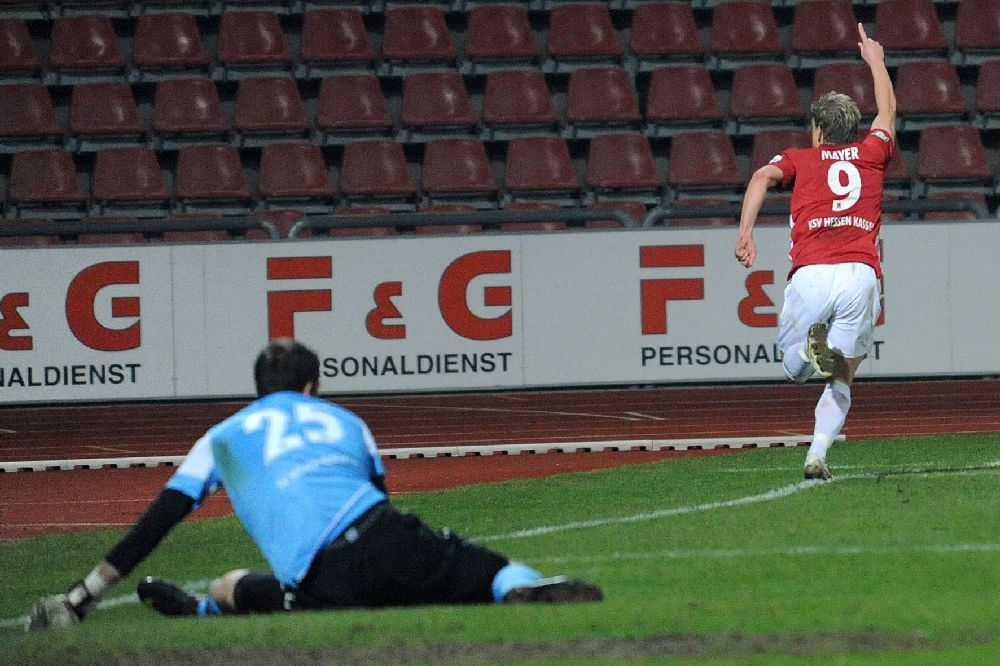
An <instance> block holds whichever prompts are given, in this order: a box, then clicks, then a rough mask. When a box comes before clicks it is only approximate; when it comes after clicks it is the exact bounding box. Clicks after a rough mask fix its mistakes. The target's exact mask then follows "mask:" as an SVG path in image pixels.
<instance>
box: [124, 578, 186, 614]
mask: <svg viewBox="0 0 1000 666" xmlns="http://www.w3.org/2000/svg"><path fill="white" fill-rule="evenodd" d="M136 592H137V593H138V594H139V600H140V601H142V603H144V604H146V605H147V606H152V607H153V609H154V610H157V611H159V612H161V613H163V614H164V615H197V614H198V597H196V596H194V595H193V594H191V593H190V592H188V591H187V590H185V589H184V588H182V587H181V586H180V585H177V584H175V583H171V582H169V581H166V580H162V579H160V578H153V577H151V576H150V577H147V578H146V579H144V580H142V581H140V582H139V587H138V589H137V590H136Z"/></svg>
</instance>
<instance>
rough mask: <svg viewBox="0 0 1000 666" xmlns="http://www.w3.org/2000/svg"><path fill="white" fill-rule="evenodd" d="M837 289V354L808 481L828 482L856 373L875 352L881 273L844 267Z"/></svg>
mask: <svg viewBox="0 0 1000 666" xmlns="http://www.w3.org/2000/svg"><path fill="white" fill-rule="evenodd" d="M835 291H836V293H837V294H838V299H837V301H838V302H837V308H836V312H835V314H834V317H833V321H832V322H831V324H830V328H829V334H828V338H827V340H826V341H825V345H824V346H826V347H828V348H829V349H830V350H833V351H834V352H835V353H834V354H833V355H832V357H833V360H834V363H833V368H832V375H831V376H830V378H829V379H828V380H827V384H826V387H825V389H824V390H823V394H822V395H821V396H820V398H819V401H818V402H817V403H816V410H815V417H816V421H815V426H814V429H813V438H812V442H811V444H810V446H809V451H808V452H807V453H806V462H805V470H804V475H805V477H806V478H807V479H828V478H830V470H829V468H828V467H827V464H826V454H827V451H829V449H830V447H831V446H832V444H833V442H834V440H836V438H837V437H838V436H839V435H840V432H841V430H842V429H843V427H844V423H845V422H846V420H847V415H848V413H849V412H850V410H851V385H852V383H853V382H854V375H855V373H856V372H857V370H858V367H859V366H860V365H861V362H862V361H863V360H864V359H865V358H866V356H867V354H868V350H869V349H871V345H872V340H873V337H874V330H875V322H876V320H877V319H878V317H879V314H880V311H881V306H880V294H879V289H878V280H877V279H876V278H875V272H874V270H872V269H871V268H870V267H869V266H866V265H864V264H842V265H841V266H840V267H839V268H838V273H837V277H836V287H835Z"/></svg>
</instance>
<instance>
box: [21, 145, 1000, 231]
mask: <svg viewBox="0 0 1000 666" xmlns="http://www.w3.org/2000/svg"><path fill="white" fill-rule="evenodd" d="M809 141H810V135H809V133H808V132H807V131H805V130H774V131H765V132H760V133H758V134H757V135H756V136H755V137H754V141H753V149H752V153H751V156H750V161H749V164H741V160H740V159H739V157H738V156H737V153H736V150H735V147H734V144H733V141H732V137H731V136H730V135H728V134H726V133H725V132H721V131H700V132H688V133H684V134H678V135H676V136H674V137H672V138H671V139H670V140H669V147H667V148H665V149H664V154H665V155H666V156H667V157H666V165H665V167H664V164H663V160H662V159H658V158H657V152H656V151H654V149H653V144H652V142H651V140H650V139H649V138H648V137H646V136H645V135H643V134H641V133H638V132H623V133H608V134H600V135H596V136H594V137H592V138H591V139H589V140H588V141H587V144H586V157H585V162H584V164H582V165H581V164H579V163H578V162H577V161H574V159H573V157H572V156H571V153H570V150H569V144H568V141H567V140H566V139H565V138H563V137H560V136H558V135H532V136H525V137H515V138H512V139H510V140H509V141H504V142H493V143H487V142H484V141H482V140H481V139H478V138H473V137H456V138H443V139H434V140H431V141H428V142H426V143H425V144H422V145H421V149H422V150H421V151H420V152H419V155H417V154H414V153H413V152H412V151H411V153H410V154H409V155H408V154H407V150H405V149H404V144H402V143H400V142H397V141H395V140H392V139H372V140H361V141H352V142H349V143H347V144H346V145H344V146H342V147H336V148H328V149H326V150H325V151H324V149H323V148H321V147H320V146H318V145H317V144H315V143H311V142H305V141H299V142H285V143H271V144H267V145H265V146H264V147H263V148H261V150H260V155H259V162H258V163H256V164H254V165H248V164H246V163H244V161H243V157H242V154H241V151H240V150H239V149H237V148H236V147H235V146H232V145H231V144H225V143H206V144H194V145H189V146H183V147H181V148H180V149H179V150H178V151H177V153H176V160H175V161H173V160H172V161H170V162H167V163H165V160H164V159H163V155H162V154H160V153H157V152H156V151H155V150H153V149H151V148H146V147H125V148H106V149H102V150H100V151H97V152H96V153H95V155H94V159H93V161H92V164H90V163H83V164H81V162H82V161H81V160H77V161H75V160H74V155H73V154H72V153H70V152H69V151H66V150H64V149H49V150H24V151H20V152H17V153H15V154H13V156H11V159H10V174H9V179H8V180H9V187H8V188H7V192H6V204H7V215H8V217H31V216H32V215H41V216H52V215H56V214H58V215H60V216H63V217H71V218H72V217H80V216H83V215H86V214H88V213H98V214H115V213H121V212H132V213H133V214H138V215H162V214H164V212H167V211H170V210H207V211H215V212H218V213H220V214H239V213H245V212H247V211H250V210H253V209H255V208H257V207H258V206H263V207H275V206H279V207H280V206H288V205H295V206H302V207H303V209H304V210H308V211H311V212H329V211H330V210H333V208H334V207H336V206H338V205H340V204H343V203H353V204H355V205H368V204H371V203H376V202H378V203H386V204H389V205H391V206H392V207H393V208H394V209H399V210H412V209H414V208H416V207H417V206H418V205H420V204H422V203H451V202H467V203H470V204H471V205H473V206H474V207H476V208H496V207H498V206H500V205H503V204H504V203H505V202H510V201H516V200H520V199H529V200H542V201H549V202H553V203H555V204H557V205H563V206H577V205H581V204H582V203H586V202H588V201H591V200H593V199H601V198H619V197H624V198H629V199H635V200H639V201H642V202H644V203H646V204H654V205H655V204H659V203H666V202H670V201H673V200H674V199H676V198H683V197H685V196H690V195H693V194H703V193H706V192H709V193H712V192H714V193H717V194H719V195H721V196H725V197H728V198H729V199H730V200H735V199H736V198H738V196H739V195H740V194H741V193H742V188H743V187H744V186H745V184H746V181H747V177H748V175H749V172H750V171H752V170H754V169H756V168H757V167H759V166H761V165H762V164H765V163H766V162H767V161H768V160H769V159H770V158H771V157H772V156H774V155H775V154H777V153H778V152H780V151H781V150H783V149H785V148H787V147H796V146H806V145H809ZM916 162H917V164H916V168H915V170H914V171H912V172H911V169H910V167H909V165H908V164H907V163H906V161H905V160H904V158H903V156H902V155H901V153H899V152H897V154H896V156H895V158H894V159H893V160H892V161H891V162H890V165H889V168H888V169H887V172H886V176H885V180H886V184H887V187H888V188H889V190H890V192H893V193H896V194H898V195H902V196H920V195H922V194H925V193H926V192H929V191H931V192H932V191H939V190H947V189H964V190H972V191H977V192H979V193H982V194H983V195H984V196H993V195H995V194H997V187H996V182H997V177H998V174H997V173H996V170H995V169H994V168H993V166H992V165H991V163H990V160H989V157H988V155H987V151H986V148H985V146H984V144H983V142H982V140H981V137H980V133H979V131H978V130H977V129H976V128H974V127H970V126H969V125H940V126H933V127H928V128H925V129H923V130H921V131H920V134H919V150H918V154H917V156H916ZM78 165H80V166H78ZM251 166H252V170H253V172H254V176H251V175H248V174H249V173H250V172H251Z"/></svg>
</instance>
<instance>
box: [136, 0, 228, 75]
mask: <svg viewBox="0 0 1000 666" xmlns="http://www.w3.org/2000/svg"><path fill="white" fill-rule="evenodd" d="M133 51H134V56H135V66H136V68H137V69H138V70H139V72H140V75H141V76H142V77H143V78H158V77H159V76H160V75H162V74H166V73H173V72H177V71H182V72H190V73H192V74H197V73H202V72H204V73H207V71H208V66H209V61H208V55H207V53H206V52H205V47H204V45H203V43H202V39H201V33H200V32H199V30H198V24H197V23H196V22H195V19H194V16H192V15H191V14H186V13H183V12H164V13H159V14H157V13H152V14H141V15H140V16H139V17H138V18H137V19H136V23H135V42H134V47H133Z"/></svg>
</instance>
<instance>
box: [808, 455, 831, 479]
mask: <svg viewBox="0 0 1000 666" xmlns="http://www.w3.org/2000/svg"><path fill="white" fill-rule="evenodd" d="M804 476H805V477H806V478H807V479H820V480H822V481H826V480H828V479H830V478H832V476H833V475H832V474H830V468H829V467H827V466H826V462H825V461H823V460H808V461H806V466H805V471H804Z"/></svg>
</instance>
